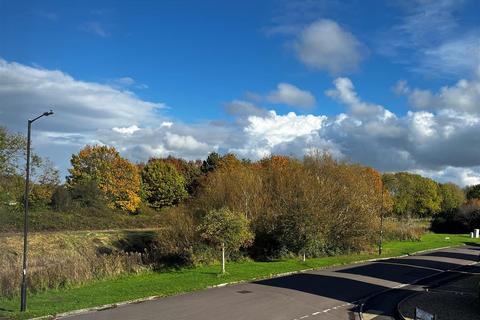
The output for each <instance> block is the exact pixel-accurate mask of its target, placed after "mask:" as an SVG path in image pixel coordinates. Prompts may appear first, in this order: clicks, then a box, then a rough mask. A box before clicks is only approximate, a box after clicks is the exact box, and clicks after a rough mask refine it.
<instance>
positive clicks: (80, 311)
mask: <svg viewBox="0 0 480 320" xmlns="http://www.w3.org/2000/svg"><path fill="white" fill-rule="evenodd" d="M462 245H464V244H460V245H458V244H457V245H452V246H447V247H441V248H435V249H427V250H420V251H415V252H412V253H409V254H402V255H398V256H391V257H384V258H372V259H366V260H358V261H354V262H349V263H344V264H341V263H340V264H334V265H330V266H325V267H319V268H308V269H302V270H297V271H290V272H283V273H277V274H271V275H268V276H266V277H260V278H250V279H248V280H240V281H232V282H225V283H220V284H217V285H213V286H207V287H205V288H202V289H198V290H205V289H214V288H221V287H225V286H231V285H236V284H241V283H246V282H252V281H258V280H265V279H274V278H280V277H285V276H290V275H293V274H299V273H305V272H309V271H313V270H323V269H327V268H331V267H339V266H344V265H349V264H360V263H366V262H375V261H382V260H388V259H392V258H403V257H408V256H411V255H414V254H418V253H422V252H429V251H436V250H442V249H447V248H452V247H458V246H462ZM420 280H423V279H420ZM420 280H418V281H420ZM393 289H397V288H391V289H386V290H385V291H382V292H380V293H378V294H381V293H384V292H386V291H389V290H393ZM198 290H195V291H198ZM191 292H193V291H188V292H184V293H180V294H177V295H181V294H187V293H191ZM375 295H377V294H374V295H372V296H369V297H367V298H364V299H361V300H357V301H353V302H351V303H352V304H356V303H358V302H359V301H367V300H368V299H371V298H372V297H374V296H375ZM160 298H165V296H158V295H157V296H150V297H146V298H139V299H134V300H127V301H122V302H117V303H110V304H105V305H101V306H96V307H89V308H83V309H78V310H73V311H67V312H63V313H58V314H54V315H46V316H41V317H36V318H31V319H30V320H47V319H56V318H58V317H69V316H74V315H78V314H83V313H89V312H93V311H102V310H106V309H113V308H117V307H120V306H124V305H129V304H136V303H141V302H146V301H151V300H156V299H160ZM357 306H358V304H357ZM362 307H363V304H361V305H360V308H359V310H360V311H359V315H360V319H363V316H362Z"/></svg>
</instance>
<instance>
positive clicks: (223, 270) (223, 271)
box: [222, 243, 225, 273]
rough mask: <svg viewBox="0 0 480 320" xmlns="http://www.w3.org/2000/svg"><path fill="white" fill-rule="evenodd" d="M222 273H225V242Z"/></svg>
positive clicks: (223, 244) (223, 245)
mask: <svg viewBox="0 0 480 320" xmlns="http://www.w3.org/2000/svg"><path fill="white" fill-rule="evenodd" d="M222 273H225V243H222Z"/></svg>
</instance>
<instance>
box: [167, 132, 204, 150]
mask: <svg viewBox="0 0 480 320" xmlns="http://www.w3.org/2000/svg"><path fill="white" fill-rule="evenodd" d="M165 140H166V146H167V147H168V148H169V149H170V150H176V151H178V150H179V151H187V152H192V151H193V152H200V153H203V154H206V153H207V152H208V151H210V147H209V146H208V145H207V144H206V143H203V142H199V141H197V140H196V139H195V138H194V137H192V136H181V135H178V134H175V133H170V132H167V134H166V139H165Z"/></svg>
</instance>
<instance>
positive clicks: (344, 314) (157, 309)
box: [64, 246, 480, 320]
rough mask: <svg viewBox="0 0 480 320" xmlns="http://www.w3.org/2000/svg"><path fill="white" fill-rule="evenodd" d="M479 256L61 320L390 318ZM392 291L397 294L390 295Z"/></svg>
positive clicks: (356, 270) (395, 263)
mask: <svg viewBox="0 0 480 320" xmlns="http://www.w3.org/2000/svg"><path fill="white" fill-rule="evenodd" d="M479 254H480V247H473V246H463V247H456V248H449V249H443V250H436V251H430V252H425V253H423V254H417V255H412V256H408V257H403V258H394V259H388V260H381V261H375V262H367V263H361V264H353V265H349V266H342V267H336V268H329V269H323V270H316V271H310V272H305V273H299V274H294V275H289V276H283V277H278V278H273V279H268V280H262V281H256V282H251V283H244V284H238V285H232V286H225V287H221V288H212V289H207V290H202V291H197V292H193V293H188V294H183V295H179V296H173V297H167V298H162V299H158V300H152V301H145V302H141V303H136V304H130V305H124V306H119V307H116V308H111V309H107V310H102V311H91V312H87V313H83V314H78V315H73V316H68V317H64V319H70V320H82V319H89V320H91V319H96V320H102V319H118V320H123V319H141V320H151V319H162V320H169V319H175V320H193V319H195V320H207V319H208V320H220V319H222V320H223V319H229V320H237V319H238V320H240V319H245V320H247V319H249V320H250V319H278V320H295V319H296V320H300V319H302V320H303V319H305V320H310V319H312V320H317V319H319V320H320V319H359V316H358V312H357V311H358V309H359V306H360V305H362V304H363V303H365V302H366V305H365V306H367V305H368V308H366V309H365V310H367V309H368V310H369V311H368V312H369V313H370V314H368V315H367V316H366V317H365V318H368V319H374V318H375V317H376V316H377V315H378V314H382V313H387V314H388V313H391V312H392V308H393V307H392V306H394V305H395V304H396V302H398V300H399V299H401V297H403V296H406V295H408V294H409V293H413V292H414V291H411V290H413V289H411V288H413V286H411V284H414V283H417V284H422V283H427V282H428V281H430V280H431V281H433V280H435V279H439V278H441V277H443V276H444V275H447V274H452V273H454V272H452V271H450V270H452V269H457V268H462V266H468V265H471V264H474V263H475V262H477V261H478V258H479ZM429 279H430V280H429ZM392 288H397V289H396V290H393V291H392V290H389V289H392ZM410 291H411V292H410ZM392 292H393V293H394V294H392ZM382 309H383V310H382ZM380 318H382V319H383V317H379V318H378V319H380Z"/></svg>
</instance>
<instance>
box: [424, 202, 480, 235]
mask: <svg viewBox="0 0 480 320" xmlns="http://www.w3.org/2000/svg"><path fill="white" fill-rule="evenodd" d="M478 228H480V200H477V199H473V200H469V201H468V202H467V203H465V204H463V205H462V206H461V207H460V208H459V209H458V210H456V211H452V212H442V213H441V214H439V215H437V216H436V217H435V218H434V219H433V220H432V224H431V229H432V231H434V232H439V233H469V232H471V231H473V229H478Z"/></svg>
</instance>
